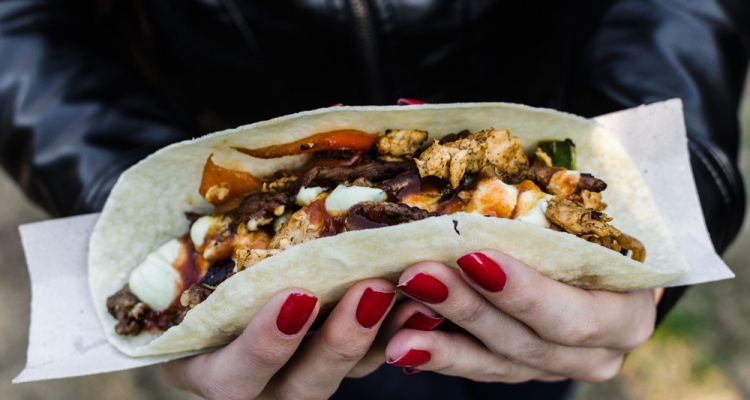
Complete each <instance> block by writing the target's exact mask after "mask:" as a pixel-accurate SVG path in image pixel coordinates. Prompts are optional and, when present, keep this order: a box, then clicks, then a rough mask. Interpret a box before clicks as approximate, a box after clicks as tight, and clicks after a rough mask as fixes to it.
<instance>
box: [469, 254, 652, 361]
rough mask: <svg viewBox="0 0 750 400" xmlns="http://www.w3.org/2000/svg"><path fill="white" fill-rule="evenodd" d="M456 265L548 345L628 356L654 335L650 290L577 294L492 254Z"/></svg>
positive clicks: (507, 257) (515, 260)
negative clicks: (614, 351) (612, 350)
mask: <svg viewBox="0 0 750 400" xmlns="http://www.w3.org/2000/svg"><path fill="white" fill-rule="evenodd" d="M458 264H459V267H460V268H461V272H462V275H463V276H464V277H465V278H466V281H467V282H469V283H470V284H471V285H472V286H473V287H474V288H476V289H477V290H478V291H479V292H480V293H481V294H482V295H484V297H486V298H487V299H488V300H489V301H490V302H491V303H492V304H494V305H495V306H496V307H497V308H499V309H501V310H503V311H504V312H505V313H507V314H509V315H511V316H513V317H514V318H517V319H519V320H520V321H522V322H523V323H525V324H527V325H528V326H530V327H531V328H532V329H533V330H534V331H535V332H537V333H538V334H539V335H540V336H541V337H543V338H545V339H547V340H549V341H552V342H555V343H559V344H563V345H567V346H585V347H610V348H616V349H621V350H624V351H629V350H632V349H634V348H636V347H638V346H639V345H641V344H642V343H644V342H645V341H646V340H647V339H648V338H649V337H650V336H651V334H652V333H653V328H654V321H655V317H656V309H655V307H654V298H653V296H654V292H653V291H652V290H639V291H634V292H628V293H618V292H609V291H601V290H591V291H587V290H582V289H578V288H576V287H573V286H569V285H566V284H563V283H560V282H557V281H555V280H553V279H550V278H547V277H545V276H543V275H541V274H540V273H538V272H537V271H535V270H534V269H533V268H531V267H529V266H528V265H526V264H524V263H523V262H521V261H519V260H517V259H515V258H513V257H510V256H508V255H506V254H504V253H501V252H499V251H495V250H484V251H481V252H476V253H471V254H467V255H466V256H464V257H462V258H460V259H459V260H458Z"/></svg>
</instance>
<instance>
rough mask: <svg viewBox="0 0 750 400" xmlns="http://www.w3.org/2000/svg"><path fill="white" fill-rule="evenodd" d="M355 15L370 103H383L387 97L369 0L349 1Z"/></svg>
mask: <svg viewBox="0 0 750 400" xmlns="http://www.w3.org/2000/svg"><path fill="white" fill-rule="evenodd" d="M349 4H350V6H351V9H352V14H354V24H355V28H356V33H357V39H358V42H359V44H360V46H359V47H360V48H359V51H360V55H361V57H362V67H363V70H364V75H365V89H366V91H367V95H368V97H369V100H370V102H373V103H383V102H385V100H386V99H385V95H384V91H383V82H382V78H381V75H380V74H381V71H380V68H379V67H378V63H377V58H378V57H377V49H376V46H375V29H374V28H373V26H372V15H371V14H370V8H369V6H368V4H367V0H349Z"/></svg>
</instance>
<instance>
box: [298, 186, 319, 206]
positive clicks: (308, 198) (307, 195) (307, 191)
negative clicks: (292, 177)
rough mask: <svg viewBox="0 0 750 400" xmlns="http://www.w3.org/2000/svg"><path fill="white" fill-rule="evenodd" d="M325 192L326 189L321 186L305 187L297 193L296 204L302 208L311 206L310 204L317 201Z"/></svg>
mask: <svg viewBox="0 0 750 400" xmlns="http://www.w3.org/2000/svg"><path fill="white" fill-rule="evenodd" d="M324 191H325V189H323V188H322V187H320V186H313V187H309V188H308V187H303V188H301V189H300V190H299V192H298V193H297V197H296V198H295V199H294V202H295V203H297V205H298V206H300V207H304V206H309V205H310V203H312V202H313V201H315V198H316V197H318V195H319V194H321V193H323V192H324Z"/></svg>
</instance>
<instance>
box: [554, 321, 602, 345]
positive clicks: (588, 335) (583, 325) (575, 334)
mask: <svg viewBox="0 0 750 400" xmlns="http://www.w3.org/2000/svg"><path fill="white" fill-rule="evenodd" d="M603 334H604V326H602V321H601V320H600V319H599V318H580V319H578V321H576V323H574V324H573V325H572V327H571V328H570V330H569V331H568V332H566V333H565V335H564V336H563V337H566V338H568V340H569V341H570V342H569V344H571V345H574V346H586V345H592V344H595V343H597V342H598V341H599V340H600V339H601V338H602V335H603Z"/></svg>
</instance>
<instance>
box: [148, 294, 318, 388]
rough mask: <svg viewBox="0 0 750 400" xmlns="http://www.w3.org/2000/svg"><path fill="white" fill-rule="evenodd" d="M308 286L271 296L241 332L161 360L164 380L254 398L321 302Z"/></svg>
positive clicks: (295, 345) (288, 353)
mask: <svg viewBox="0 0 750 400" xmlns="http://www.w3.org/2000/svg"><path fill="white" fill-rule="evenodd" d="M318 303H319V302H318V299H317V297H315V296H313V295H312V294H310V293H309V292H307V291H304V290H299V289H296V290H294V289H287V290H284V291H282V292H279V293H277V294H275V295H274V296H272V297H271V298H270V299H269V300H268V302H267V303H266V304H265V305H264V306H263V307H262V308H261V310H260V311H259V312H258V314H257V315H256V316H255V317H254V318H253V319H252V320H251V321H250V323H249V324H248V325H247V327H246V328H245V330H244V331H243V332H242V334H241V335H240V336H239V337H238V338H237V339H235V340H234V341H233V342H232V343H230V344H229V345H227V346H226V347H224V348H222V349H220V350H218V351H216V352H214V353H209V354H202V355H199V356H196V357H191V358H187V359H179V360H175V361H171V362H168V363H166V364H162V372H163V373H164V376H165V378H166V379H167V381H168V382H169V383H170V384H172V385H173V386H175V387H177V388H178V389H183V390H189V391H192V392H194V393H197V394H200V395H202V396H206V397H208V398H253V397H255V396H257V395H258V394H259V393H261V391H262V390H263V388H264V387H265V386H266V384H267V383H268V381H269V380H270V379H271V377H273V375H274V374H275V373H276V372H277V371H278V370H279V369H280V368H281V367H282V366H284V364H286V362H287V361H288V360H289V358H290V357H291V356H292V355H293V354H294V352H295V351H296V350H297V348H298V347H299V345H300V343H301V342H302V339H303V337H304V335H305V332H307V330H308V329H309V328H310V325H311V324H312V322H313V320H314V319H315V316H316V315H317V313H318V310H319V308H320V305H319V304H318Z"/></svg>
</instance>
